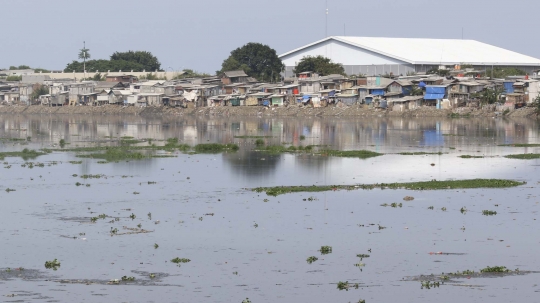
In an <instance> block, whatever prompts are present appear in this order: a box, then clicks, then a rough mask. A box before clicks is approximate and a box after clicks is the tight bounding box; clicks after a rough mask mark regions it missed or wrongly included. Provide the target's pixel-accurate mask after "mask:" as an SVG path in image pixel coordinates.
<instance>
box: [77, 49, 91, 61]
mask: <svg viewBox="0 0 540 303" xmlns="http://www.w3.org/2000/svg"><path fill="white" fill-rule="evenodd" d="M78 58H79V59H81V60H88V59H90V50H89V49H88V48H86V47H83V48H81V49H80V51H79V57H78Z"/></svg>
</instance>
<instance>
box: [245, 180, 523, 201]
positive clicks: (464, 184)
mask: <svg viewBox="0 0 540 303" xmlns="http://www.w3.org/2000/svg"><path fill="white" fill-rule="evenodd" d="M525 183H526V182H520V181H514V180H504V179H472V180H448V181H437V180H432V181H424V182H408V183H380V184H358V185H313V186H276V187H257V188H254V189H252V190H253V191H255V192H258V193H262V192H265V193H266V194H267V195H269V196H274V197H275V196H278V195H283V194H289V193H298V192H324V191H336V190H357V189H375V188H381V189H408V190H443V189H470V188H507V187H516V186H520V185H523V184H525Z"/></svg>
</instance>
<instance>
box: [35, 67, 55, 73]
mask: <svg viewBox="0 0 540 303" xmlns="http://www.w3.org/2000/svg"><path fill="white" fill-rule="evenodd" d="M34 72H35V73H44V74H48V73H50V72H51V71H50V70H48V69H44V68H39V67H38V68H34Z"/></svg>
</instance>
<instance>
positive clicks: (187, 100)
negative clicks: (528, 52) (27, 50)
mask: <svg viewBox="0 0 540 303" xmlns="http://www.w3.org/2000/svg"><path fill="white" fill-rule="evenodd" d="M22 78H23V79H22V81H17V82H0V102H1V103H2V104H8V105H9V104H18V103H19V104H27V105H43V106H76V105H79V106H102V105H120V106H138V107H145V106H173V107H177V106H178V107H214V106H265V107H281V106H310V107H326V106H342V107H343V106H352V105H364V106H366V107H373V108H382V109H391V110H394V111H403V110H406V109H414V108H418V107H421V106H431V107H433V108H437V109H448V108H456V107H464V106H466V107H477V106H480V105H481V104H483V103H485V102H486V100H487V99H486V98H487V97H486V96H487V95H489V93H490V92H491V93H495V94H496V100H495V102H497V103H498V104H499V105H500V106H505V107H512V108H518V107H521V106H525V105H527V104H528V103H532V102H534V100H535V99H536V98H537V97H538V95H539V91H540V82H539V80H538V79H536V77H535V78H529V77H528V76H514V77H507V78H505V79H491V78H489V77H485V76H484V75H483V74H482V73H481V71H475V70H473V69H464V70H461V69H459V67H456V69H454V70H452V71H449V73H448V74H447V76H445V77H441V76H437V75H428V74H422V73H417V74H414V75H408V76H396V77H393V76H392V75H386V77H383V76H369V77H360V76H359V77H346V76H343V75H340V74H335V75H324V76H323V75H318V74H317V73H314V72H309V71H308V72H302V73H299V74H296V75H295V76H294V77H290V78H282V81H281V82H279V83H264V82H260V81H257V80H256V79H254V78H251V77H249V76H248V75H247V74H246V73H244V72H243V71H230V72H225V73H223V74H222V75H219V76H214V77H207V78H184V79H182V78H180V79H175V80H150V81H142V80H141V81H140V80H139V79H137V77H135V76H133V75H129V74H126V75H122V76H107V77H106V80H105V81H82V82H77V81H75V80H74V79H51V78H49V77H48V76H43V77H31V76H23V77H22ZM42 87H45V88H47V90H46V91H48V93H47V94H43V95H36V94H35V93H34V91H36V90H37V89H39V88H42ZM491 102H493V100H492V99H491Z"/></svg>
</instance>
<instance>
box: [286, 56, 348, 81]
mask: <svg viewBox="0 0 540 303" xmlns="http://www.w3.org/2000/svg"><path fill="white" fill-rule="evenodd" d="M293 72H294V73H295V74H298V73H302V72H314V73H317V74H319V75H325V76H327V75H330V74H340V75H345V69H344V68H343V65H341V64H339V63H333V62H332V60H330V58H326V57H323V56H317V57H312V56H306V57H303V58H302V59H301V60H300V62H298V65H297V66H296V67H295V68H294V70H293Z"/></svg>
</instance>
